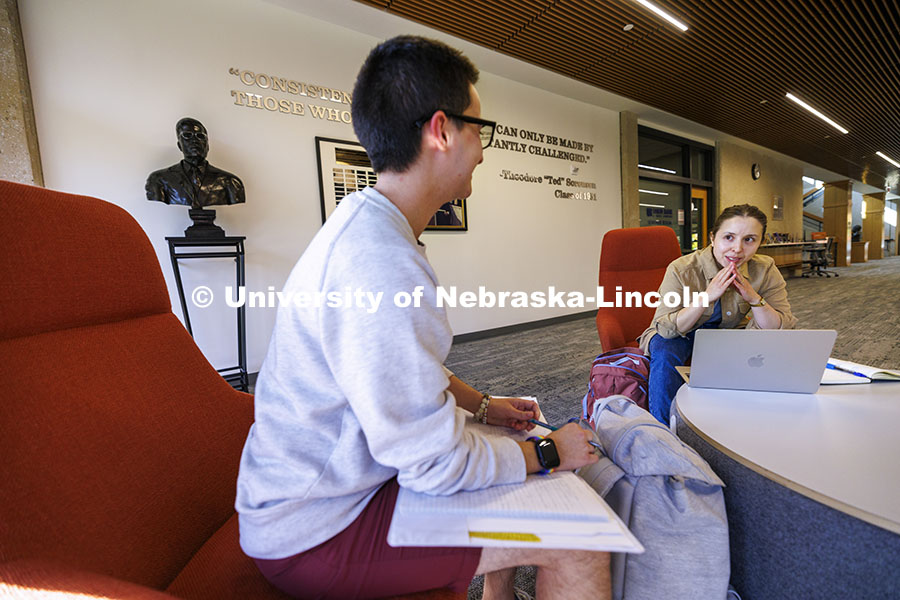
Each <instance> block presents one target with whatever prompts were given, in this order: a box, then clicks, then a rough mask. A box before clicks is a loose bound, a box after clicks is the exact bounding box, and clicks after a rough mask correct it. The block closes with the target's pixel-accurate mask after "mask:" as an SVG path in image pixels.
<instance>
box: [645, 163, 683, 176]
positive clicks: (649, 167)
mask: <svg viewBox="0 0 900 600" xmlns="http://www.w3.org/2000/svg"><path fill="white" fill-rule="evenodd" d="M638 168H641V169H650V170H651V171H662V172H663V173H671V174H672V175H674V174H675V173H676V171H673V170H672V169H663V168H662V167H651V166H650V165H641V164H639V165H638Z"/></svg>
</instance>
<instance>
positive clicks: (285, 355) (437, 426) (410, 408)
mask: <svg viewBox="0 0 900 600" xmlns="http://www.w3.org/2000/svg"><path fill="white" fill-rule="evenodd" d="M419 286H420V289H421V293H422V296H421V300H420V301H419V304H420V306H418V307H415V306H413V305H411V306H409V307H402V306H398V304H403V301H404V300H405V299H406V298H405V297H404V296H403V294H401V295H400V296H399V297H397V300H399V302H395V295H396V294H398V293H402V292H406V293H409V294H410V299H411V300H413V301H414V295H413V292H415V291H416V289H417V287H419ZM436 286H437V277H436V276H435V274H434V270H433V269H432V268H431V265H430V264H429V263H428V259H427V258H426V256H425V247H424V246H423V245H421V244H419V243H418V241H417V240H416V238H415V236H414V234H413V231H412V228H411V227H410V225H409V223H408V221H407V220H406V218H405V217H404V216H403V214H402V213H401V212H400V210H399V209H398V208H397V207H396V206H394V205H393V204H392V203H391V202H390V201H389V200H388V199H387V198H385V197H384V196H383V195H381V194H380V193H378V192H376V191H375V190H374V189H371V188H367V189H365V190H362V191H360V192H356V193H354V194H352V195H350V196H348V197H346V198H344V199H343V200H341V202H340V204H339V205H338V207H337V209H336V210H335V211H334V213H332V215H331V216H330V217H329V218H328V221H327V222H326V223H325V225H324V226H323V227H322V229H321V230H320V231H319V233H318V234H317V235H316V236H315V238H314V239H313V241H312V242H311V243H310V245H309V247H308V248H307V249H306V251H305V252H304V253H303V256H302V257H301V258H300V260H299V262H298V263H297V265H296V266H295V267H294V269H293V271H292V272H291V275H290V277H289V278H288V280H287V283H286V284H285V289H284V292H283V294H282V300H281V305H280V307H279V309H278V314H277V318H276V322H275V329H274V331H273V333H272V338H271V342H270V344H269V350H268V353H267V355H266V358H265V361H264V362H263V365H262V368H261V370H260V373H259V379H258V381H257V386H256V392H255V394H256V396H255V411H256V417H255V423H254V424H253V426H252V428H251V429H250V433H249V435H248V437H247V442H246V444H245V446H244V451H243V455H242V457H241V465H240V473H239V475H238V482H237V500H236V504H235V506H236V508H237V511H238V513H239V514H240V532H241V547H242V548H243V550H244V552H246V553H247V554H248V555H250V556H252V557H255V558H264V559H278V558H286V557H288V556H293V555H294V554H297V553H299V552H302V551H304V550H308V549H310V548H312V547H314V546H317V545H319V544H320V543H322V542H324V541H326V540H328V539H330V538H332V537H334V536H335V535H337V534H338V533H340V532H341V531H342V530H343V529H344V528H346V527H347V526H348V525H350V523H351V522H352V521H353V520H354V519H355V518H356V517H357V516H358V515H359V513H360V512H361V511H362V510H363V508H364V507H365V506H366V504H367V503H368V502H369V500H370V499H371V497H372V496H373V495H374V493H375V492H376V491H377V490H378V488H379V487H380V486H381V485H382V484H383V483H384V482H385V481H387V480H388V479H390V478H392V477H394V476H396V477H397V479H398V481H399V483H400V485H401V486H404V487H408V488H410V489H413V490H416V491H420V492H425V493H429V494H452V493H454V492H456V491H459V490H472V489H479V488H484V487H488V486H491V485H496V484H502V483H515V482H521V481H524V480H525V461H524V458H523V457H522V452H521V451H520V450H519V447H518V445H517V444H516V443H515V442H514V441H513V440H511V439H502V438H490V439H488V438H485V437H483V436H481V435H480V434H478V433H477V432H475V431H471V430H467V429H466V428H465V427H464V412H463V411H462V409H460V408H458V407H457V406H456V400H455V399H454V397H453V395H452V394H451V393H450V392H449V391H448V390H447V386H448V385H449V380H448V378H447V374H446V372H445V370H444V369H443V367H442V365H443V362H444V359H445V358H446V357H447V353H448V352H449V350H450V344H451V342H452V332H451V330H450V325H449V323H448V322H447V316H446V313H445V311H444V309H443V308H439V307H438V306H437V304H436ZM367 293H368V294H369V295H367ZM378 294H381V295H380V296H379V295H378ZM379 298H380V302H378V303H377V307H376V302H377V301H378V299H379Z"/></svg>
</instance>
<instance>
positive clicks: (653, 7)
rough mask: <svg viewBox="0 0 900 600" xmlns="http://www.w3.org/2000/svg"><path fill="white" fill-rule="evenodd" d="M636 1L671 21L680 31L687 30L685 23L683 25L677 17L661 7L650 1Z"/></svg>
mask: <svg viewBox="0 0 900 600" xmlns="http://www.w3.org/2000/svg"><path fill="white" fill-rule="evenodd" d="M637 3H638V4H640V5H641V6H644V7H645V8H647V9H649V10H652V11H653V12H655V13H656V14H658V15H659V16H661V17H662V18H663V19H665V20H666V21H668V22H669V23H671V24H672V25H674V26H675V27H677V28H678V29H680V30H682V31H687V30H688V26H687V25H685V24H684V23H682V22H681V21H679V20H678V19H676V18H675V17H673V16H672V15H670V14H669V13H667V12H666V11H664V10H663V9H661V8H660V7H658V6H656V5H655V4H653V3H652V2H648V1H647V0H637Z"/></svg>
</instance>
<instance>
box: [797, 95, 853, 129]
mask: <svg viewBox="0 0 900 600" xmlns="http://www.w3.org/2000/svg"><path fill="white" fill-rule="evenodd" d="M785 96H786V97H787V98H788V99H789V100H792V101H794V102H796V103H797V104H799V105H800V106H802V107H803V108H805V109H806V110H808V111H809V112H811V113H812V114H814V115H816V116H817V117H819V118H820V119H822V120H823V121H825V122H826V123H828V124H829V125H831V126H832V127H834V128H835V129H837V130H838V131H840V132H841V133H850V131H848V130H847V128H846V127H841V126H840V125H838V124H837V123H835V122H834V121H832V120H831V119H829V118H828V117H826V116H825V115H823V114H822V113H821V112H819V111H818V110H816V109H815V108H813V107H812V106H810V105H809V104H807V103H806V102H804V101H803V100H801V99H800V98H798V97H797V96H795V95H793V94H791V93H787V94H785Z"/></svg>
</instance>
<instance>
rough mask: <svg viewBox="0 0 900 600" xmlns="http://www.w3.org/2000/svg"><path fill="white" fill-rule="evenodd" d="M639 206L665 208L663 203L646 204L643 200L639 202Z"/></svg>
mask: <svg viewBox="0 0 900 600" xmlns="http://www.w3.org/2000/svg"><path fill="white" fill-rule="evenodd" d="M638 206H646V207H647V208H665V206H663V205H662V204H644V203H643V202H639V203H638Z"/></svg>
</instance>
